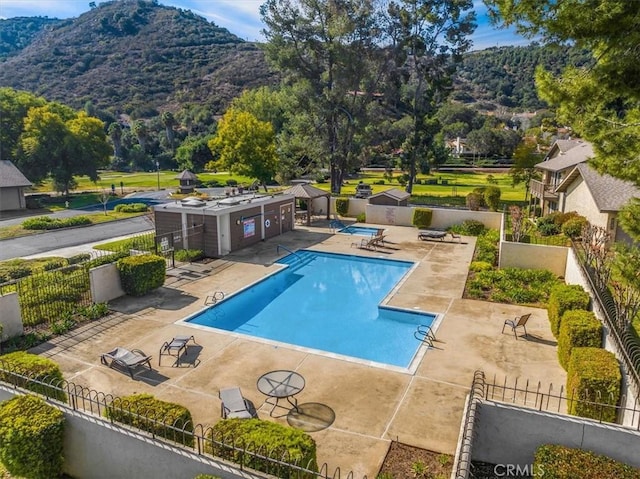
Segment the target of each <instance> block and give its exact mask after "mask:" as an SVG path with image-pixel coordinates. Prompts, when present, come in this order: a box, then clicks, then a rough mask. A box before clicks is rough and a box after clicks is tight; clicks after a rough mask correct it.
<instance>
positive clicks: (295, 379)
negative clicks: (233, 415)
mask: <svg viewBox="0 0 640 479" xmlns="http://www.w3.org/2000/svg"><path fill="white" fill-rule="evenodd" d="M304 385H305V383H304V378H303V377H302V376H301V375H300V374H299V373H297V372H295V371H288V370H286V369H278V370H276V371H269V372H268V373H264V374H263V375H262V376H260V378H258V384H257V387H258V391H260V392H261V393H262V394H264V395H266V396H267V399H266V400H265V403H267V404H271V405H272V406H273V407H272V408H271V411H270V412H269V415H270V416H272V417H273V411H274V410H275V409H276V407H278V401H280V399H286V400H287V402H288V403H289V404H291V406H292V407H293V408H294V409H295V410H296V411H297V410H298V400H297V399H296V398H295V395H296V394H298V393H299V392H300V391H302V390H303V389H304ZM273 399H275V402H273ZM280 407H282V406H280Z"/></svg>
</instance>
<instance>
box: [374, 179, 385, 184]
mask: <svg viewBox="0 0 640 479" xmlns="http://www.w3.org/2000/svg"><path fill="white" fill-rule="evenodd" d="M373 184H374V185H384V180H376V181H374V182H373Z"/></svg>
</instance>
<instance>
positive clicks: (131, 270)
mask: <svg viewBox="0 0 640 479" xmlns="http://www.w3.org/2000/svg"><path fill="white" fill-rule="evenodd" d="M117 267H118V271H119V272H120V282H121V283H122V289H123V290H124V292H125V293H127V294H128V295H130V296H143V295H145V294H147V293H148V292H149V291H152V290H154V289H157V288H159V287H160V286H162V285H163V284H164V279H165V275H166V270H167V263H166V262H165V260H164V258H163V257H161V256H157V255H154V254H142V255H138V256H128V257H126V258H122V259H119V260H118V263H117Z"/></svg>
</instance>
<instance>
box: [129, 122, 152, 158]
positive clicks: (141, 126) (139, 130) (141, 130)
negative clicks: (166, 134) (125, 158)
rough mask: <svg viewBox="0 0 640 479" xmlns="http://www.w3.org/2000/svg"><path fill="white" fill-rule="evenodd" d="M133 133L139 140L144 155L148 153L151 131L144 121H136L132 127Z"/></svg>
mask: <svg viewBox="0 0 640 479" xmlns="http://www.w3.org/2000/svg"><path fill="white" fill-rule="evenodd" d="M131 131H132V132H133V134H134V135H136V138H137V139H138V144H139V145H140V148H141V149H142V151H143V153H146V152H147V140H149V129H148V128H147V124H146V123H145V122H144V121H143V120H135V121H134V122H133V124H132V125H131Z"/></svg>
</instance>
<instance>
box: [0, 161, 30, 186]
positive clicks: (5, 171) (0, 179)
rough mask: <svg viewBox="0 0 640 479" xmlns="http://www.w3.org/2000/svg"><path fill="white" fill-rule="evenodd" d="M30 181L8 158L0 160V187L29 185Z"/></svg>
mask: <svg viewBox="0 0 640 479" xmlns="http://www.w3.org/2000/svg"><path fill="white" fill-rule="evenodd" d="M31 185H32V183H31V182H30V181H29V180H27V178H26V177H25V176H24V175H23V174H22V172H21V171H20V170H19V169H18V168H17V167H16V166H15V165H14V164H13V163H11V162H10V161H9V160H2V161H0V188H11V187H17V186H31Z"/></svg>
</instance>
